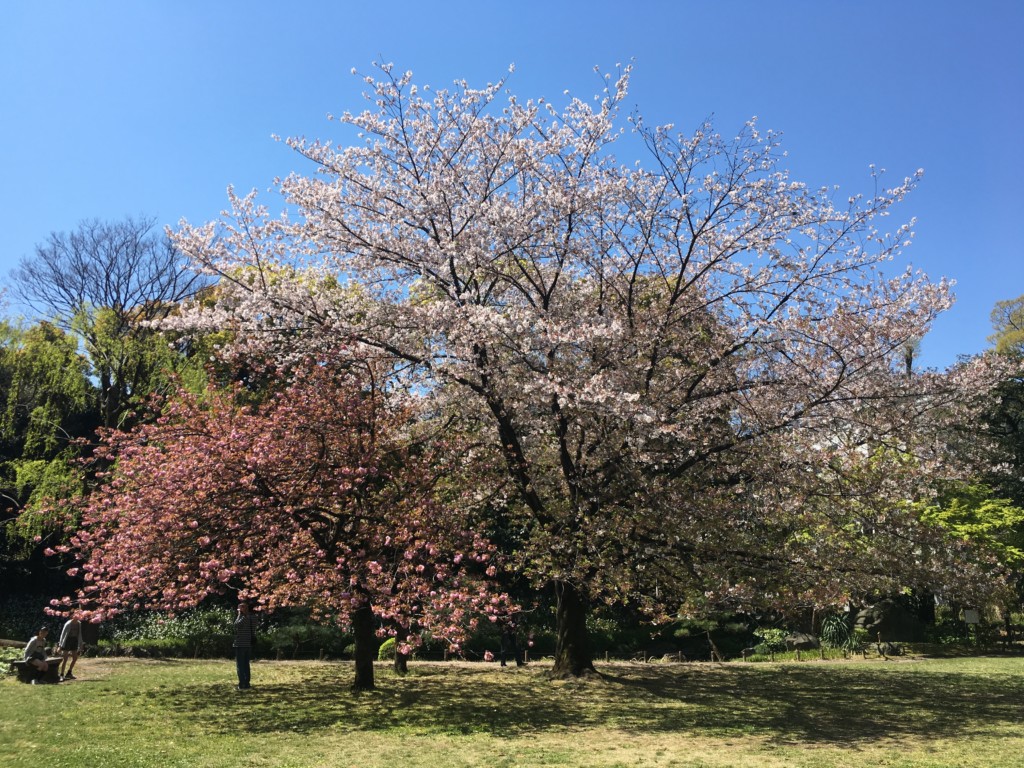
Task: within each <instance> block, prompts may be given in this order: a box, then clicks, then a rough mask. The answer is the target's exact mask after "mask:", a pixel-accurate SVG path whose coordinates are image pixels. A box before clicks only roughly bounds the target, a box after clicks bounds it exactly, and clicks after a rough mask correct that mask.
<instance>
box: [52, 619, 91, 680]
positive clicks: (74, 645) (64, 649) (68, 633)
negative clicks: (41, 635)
mask: <svg viewBox="0 0 1024 768" xmlns="http://www.w3.org/2000/svg"><path fill="white" fill-rule="evenodd" d="M58 645H59V646H60V654H61V657H62V658H61V661H60V679H61V680H74V679H75V676H74V675H73V674H72V670H73V669H74V668H75V662H76V661H78V656H79V654H80V653H81V652H82V648H83V646H84V645H85V643H84V641H83V639H82V617H81V616H80V615H79V614H77V613H73V614H71V618H70V619H68V620H67V621H66V622H65V623H64V628H63V629H61V631H60V642H59V643H58ZM68 659H71V663H70V664H69V663H68Z"/></svg>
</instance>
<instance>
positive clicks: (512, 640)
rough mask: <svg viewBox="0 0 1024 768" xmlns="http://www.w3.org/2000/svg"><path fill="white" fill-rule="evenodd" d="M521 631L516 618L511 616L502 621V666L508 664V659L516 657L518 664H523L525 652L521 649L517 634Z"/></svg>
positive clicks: (519, 665)
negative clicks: (506, 661)
mask: <svg viewBox="0 0 1024 768" xmlns="http://www.w3.org/2000/svg"><path fill="white" fill-rule="evenodd" d="M518 631H519V627H518V626H516V622H515V620H514V619H513V618H512V617H511V616H509V617H508V618H506V619H505V621H504V622H502V625H501V652H500V658H501V666H503V667H504V666H506V664H505V660H506V659H515V662H516V666H517V667H521V666H523V654H522V652H521V651H520V650H519V641H518V638H517V637H516V634H517V633H518Z"/></svg>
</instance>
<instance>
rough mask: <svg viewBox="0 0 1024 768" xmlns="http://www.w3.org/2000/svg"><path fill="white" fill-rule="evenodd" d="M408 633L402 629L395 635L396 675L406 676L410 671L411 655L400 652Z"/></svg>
mask: <svg viewBox="0 0 1024 768" xmlns="http://www.w3.org/2000/svg"><path fill="white" fill-rule="evenodd" d="M406 637H407V633H406V632H405V630H404V629H402V628H401V627H399V628H398V634H396V635H395V674H397V675H404V674H406V673H407V672H408V671H409V654H407V653H402V652H401V651H399V650H398V649H399V647H400V646H401V645H402V643H404V642H405V640H406Z"/></svg>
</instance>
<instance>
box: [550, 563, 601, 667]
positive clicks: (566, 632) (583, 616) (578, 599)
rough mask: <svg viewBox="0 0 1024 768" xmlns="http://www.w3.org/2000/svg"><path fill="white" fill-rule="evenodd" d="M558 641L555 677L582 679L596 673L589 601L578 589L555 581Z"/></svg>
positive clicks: (565, 582)
mask: <svg viewBox="0 0 1024 768" xmlns="http://www.w3.org/2000/svg"><path fill="white" fill-rule="evenodd" d="M554 586H555V598H556V600H557V603H556V608H555V619H556V632H557V635H556V638H555V665H554V667H553V668H552V670H551V676H552V677H554V678H567V677H582V676H584V675H589V674H596V673H597V671H596V670H595V669H594V658H593V655H592V653H591V650H590V636H589V634H588V632H587V610H588V606H587V602H586V600H585V599H584V597H583V595H581V594H580V592H579V590H578V589H576V587H575V586H573V585H572V584H570V583H569V582H567V581H556V582H555V585H554Z"/></svg>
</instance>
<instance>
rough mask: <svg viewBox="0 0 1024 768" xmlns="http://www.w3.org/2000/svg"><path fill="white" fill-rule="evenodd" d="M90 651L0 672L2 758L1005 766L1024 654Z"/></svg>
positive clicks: (135, 762)
mask: <svg viewBox="0 0 1024 768" xmlns="http://www.w3.org/2000/svg"><path fill="white" fill-rule="evenodd" d="M600 670H601V671H602V672H603V673H604V674H603V677H602V679H600V680H594V681H588V682H550V681H548V680H547V679H546V677H545V672H546V669H545V666H544V665H543V664H531V665H529V666H528V667H525V668H522V669H519V668H515V667H513V668H507V669H505V670H502V669H500V668H499V667H498V666H497V665H494V664H431V663H419V664H414V665H413V667H412V669H411V672H410V674H409V675H408V676H406V677H403V678H399V677H396V676H394V675H393V674H392V673H391V671H390V669H389V668H387V667H386V666H384V665H381V666H379V667H378V684H379V688H378V690H376V691H371V692H367V693H361V694H354V693H352V692H350V691H349V689H348V684H349V683H350V681H351V677H352V669H351V666H350V665H349V664H347V663H320V662H258V663H256V664H255V665H254V667H253V685H254V686H256V687H255V688H254V690H252V691H250V692H247V693H242V692H238V691H235V690H234V689H233V684H234V667H233V664H232V663H231V662H228V661H174V660H128V659H85V660H82V661H80V662H79V668H76V672H79V671H80V673H81V674H80V675H79V677H80V679H79V680H78V681H76V682H72V683H65V684H62V685H58V686H27V685H22V684H19V683H17V682H16V681H14V680H13V679H11V678H6V679H4V680H2V681H0V688H2V691H0V765H4V766H11V767H13V766H30V765H31V766H37V765H46V766H68V767H69V768H70V767H71V766H75V767H76V768H77V767H78V766H81V765H96V766H104V768H108V767H109V768H120V767H122V766H124V767H126V768H127V767H131V768H135V767H137V766H154V767H155V766H160V767H161V768H165V767H167V766H182V767H184V766H190V767H191V766H197V767H200V768H215V767H219V766H252V767H254V768H255V767H258V766H295V767H296V768H300V767H301V768H327V767H328V766H332V767H333V766H360V767H361V768H374V767H375V766H394V765H406V766H478V765H484V764H486V765H488V766H541V765H562V766H575V765H588V766H634V765H643V766H807V767H810V766H878V765H886V766H905V767H907V768H910V767H912V766H986V767H988V766H1016V765H1019V760H1020V757H1019V756H1020V755H1021V754H1024V735H1022V733H1021V729H1020V724H1021V716H1020V702H1021V701H1024V674H1022V673H1024V660H1022V659H1019V658H960V659H929V660H920V659H915V660H900V661H889V662H885V661H868V662H865V661H849V662H804V663H798V664H787V663H774V664H772V663H765V664H739V663H735V664H724V665H719V664H707V663H703V664H629V663H612V664H604V665H601V666H600Z"/></svg>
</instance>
